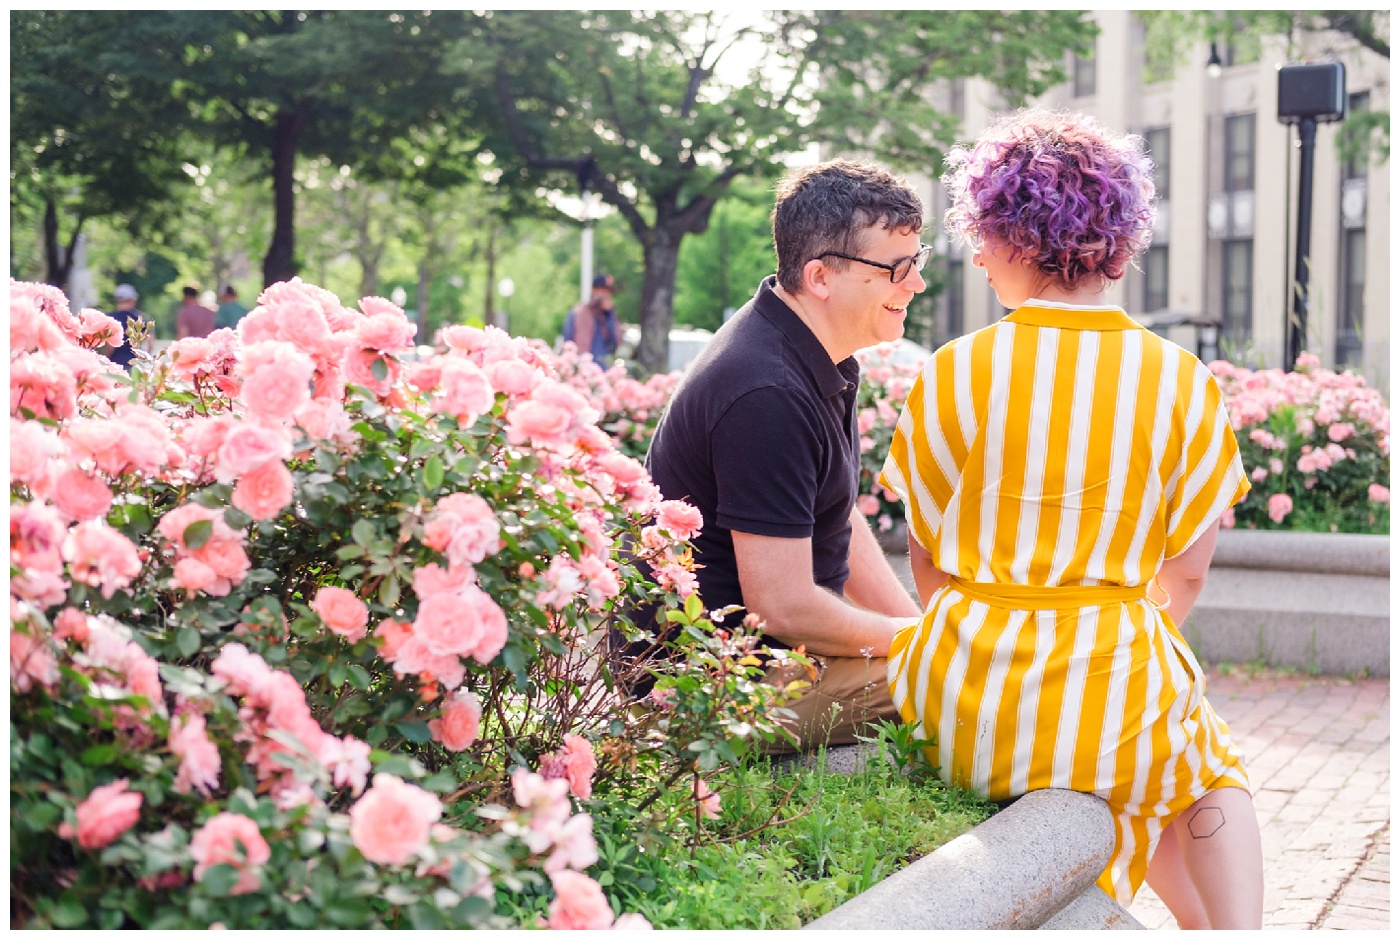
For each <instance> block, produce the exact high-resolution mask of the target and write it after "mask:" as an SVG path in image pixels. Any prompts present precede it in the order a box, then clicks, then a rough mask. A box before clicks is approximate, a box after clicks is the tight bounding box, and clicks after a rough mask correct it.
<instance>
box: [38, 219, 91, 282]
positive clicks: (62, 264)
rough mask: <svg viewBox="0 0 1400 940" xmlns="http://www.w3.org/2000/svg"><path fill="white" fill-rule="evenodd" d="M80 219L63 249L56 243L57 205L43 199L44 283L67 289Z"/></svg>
mask: <svg viewBox="0 0 1400 940" xmlns="http://www.w3.org/2000/svg"><path fill="white" fill-rule="evenodd" d="M82 227H83V223H82V220H81V219H80V220H78V224H77V225H76V226H75V227H74V228H73V236H72V238H70V239H69V240H68V247H67V248H66V249H65V248H64V247H63V246H62V245H60V244H59V243H58V206H57V205H56V204H55V203H54V201H53V199H51V198H45V199H44V283H45V284H50V285H52V286H54V287H57V288H59V289H60V290H64V291H66V290H67V289H68V278H69V276H71V275H72V273H73V250H74V249H75V248H76V247H77V245H78V233H79V232H80V231H82Z"/></svg>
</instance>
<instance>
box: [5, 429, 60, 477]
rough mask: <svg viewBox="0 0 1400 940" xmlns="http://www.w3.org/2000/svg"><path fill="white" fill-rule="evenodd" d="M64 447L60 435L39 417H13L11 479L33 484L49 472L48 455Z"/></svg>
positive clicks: (56, 452) (55, 453)
mask: <svg viewBox="0 0 1400 940" xmlns="http://www.w3.org/2000/svg"><path fill="white" fill-rule="evenodd" d="M62 450H63V442H62V441H60V440H59V439H58V435H57V434H55V433H54V432H52V431H50V430H49V429H48V428H46V427H44V426H43V425H42V424H40V423H39V422H37V421H16V420H15V419H14V418H11V419H10V480H11V481H16V480H17V481H19V482H21V483H24V484H26V485H28V486H29V487H31V488H33V487H35V486H37V485H41V484H42V483H43V481H44V480H45V479H46V478H47V477H48V475H49V459H50V458H51V457H53V456H55V455H57V454H59V453H60V452H62Z"/></svg>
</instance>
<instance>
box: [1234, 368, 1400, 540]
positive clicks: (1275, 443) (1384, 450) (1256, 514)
mask: <svg viewBox="0 0 1400 940" xmlns="http://www.w3.org/2000/svg"><path fill="white" fill-rule="evenodd" d="M1210 370H1211V372H1213V373H1214V374H1215V377H1216V380H1217V381H1218V382H1219V383H1220V387H1221V390H1222V391H1223V392H1224V393H1225V399H1226V405H1227V407H1228V409H1229V412H1230V422H1231V424H1232V425H1233V426H1234V428H1235V433H1236V435H1237V437H1238V438H1239V444H1240V454H1241V457H1242V458H1243V460H1244V463H1245V468H1246V470H1247V471H1248V472H1249V474H1250V479H1251V481H1252V482H1253V488H1252V489H1251V490H1250V493H1249V495H1248V496H1247V497H1245V499H1244V501H1243V502H1242V503H1241V504H1240V505H1238V506H1236V507H1235V510H1236V511H1235V513H1234V514H1233V517H1232V521H1233V524H1234V525H1235V526H1238V527H1241V528H1251V529H1252V528H1301V529H1310V530H1314V531H1334V532H1335V531H1342V532H1389V531H1390V508H1389V503H1388V501H1387V500H1386V499H1378V498H1376V497H1377V496H1378V495H1380V494H1379V493H1378V491H1377V488H1379V489H1380V490H1381V491H1384V486H1383V485H1382V484H1381V483H1380V482H1378V481H1385V480H1388V479H1389V478H1390V406H1389V405H1388V404H1387V403H1386V401H1385V399H1384V397H1383V396H1382V395H1381V394H1380V392H1378V391H1377V390H1376V389H1373V388H1370V387H1368V386H1367V384H1366V381H1365V379H1363V378H1362V377H1361V376H1360V375H1357V374H1356V373H1354V372H1346V371H1344V372H1333V371H1331V370H1329V369H1324V368H1322V367H1321V365H1320V363H1319V361H1318V358H1317V357H1316V356H1314V355H1312V354H1311V353H1304V354H1303V355H1301V356H1299V357H1298V363H1297V366H1296V368H1295V369H1294V370H1293V371H1292V372H1283V371H1282V370H1280V369H1260V370H1249V369H1242V368H1239V367H1237V366H1234V365H1231V364H1230V363H1228V362H1223V361H1217V362H1212V363H1210ZM1385 495H1388V493H1387V494H1385Z"/></svg>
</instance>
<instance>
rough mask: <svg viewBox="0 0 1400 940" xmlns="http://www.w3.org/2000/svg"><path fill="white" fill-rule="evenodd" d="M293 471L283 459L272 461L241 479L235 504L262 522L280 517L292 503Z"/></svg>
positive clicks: (235, 489)
mask: <svg viewBox="0 0 1400 940" xmlns="http://www.w3.org/2000/svg"><path fill="white" fill-rule="evenodd" d="M294 493H295V487H294V484H293V481H292V472H291V471H290V470H288V469H287V467H286V465H285V464H283V463H282V462H281V461H280V460H273V461H269V462H268V463H265V464H263V465H262V466H260V467H256V468H254V469H252V470H249V471H248V472H247V473H245V474H243V476H241V477H239V478H238V484H237V485H236V486H235V487H234V488H233V500H232V502H233V505H234V506H235V507H236V508H238V509H241V510H242V511H243V512H246V513H247V514H248V515H249V516H250V517H252V518H254V519H257V520H258V521H260V522H261V521H264V520H267V519H275V518H277V514H278V513H280V512H281V511H282V510H283V509H284V508H286V507H287V506H288V505H289V504H290V503H291V501H292V496H293V495H294Z"/></svg>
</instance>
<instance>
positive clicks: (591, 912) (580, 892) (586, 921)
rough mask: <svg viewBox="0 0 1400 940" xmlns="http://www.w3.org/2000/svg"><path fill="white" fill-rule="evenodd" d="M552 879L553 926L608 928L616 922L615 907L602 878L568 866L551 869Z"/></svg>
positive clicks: (550, 917) (574, 928) (554, 927)
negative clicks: (602, 884)
mask: <svg viewBox="0 0 1400 940" xmlns="http://www.w3.org/2000/svg"><path fill="white" fill-rule="evenodd" d="M549 880H550V882H551V883H552V884H553V885H554V900H553V901H551V902H550V903H549V929H550V930H607V929H608V928H609V927H611V926H612V924H613V912H612V908H611V907H609V906H608V899H607V898H606V897H604V896H603V889H602V888H600V887H598V882H596V881H594V880H593V879H592V878H590V877H588V876H587V875H581V874H579V873H578V872H576V871H567V870H565V871H556V872H551V873H550V875H549Z"/></svg>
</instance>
